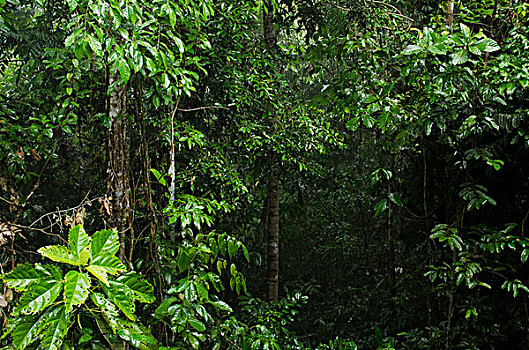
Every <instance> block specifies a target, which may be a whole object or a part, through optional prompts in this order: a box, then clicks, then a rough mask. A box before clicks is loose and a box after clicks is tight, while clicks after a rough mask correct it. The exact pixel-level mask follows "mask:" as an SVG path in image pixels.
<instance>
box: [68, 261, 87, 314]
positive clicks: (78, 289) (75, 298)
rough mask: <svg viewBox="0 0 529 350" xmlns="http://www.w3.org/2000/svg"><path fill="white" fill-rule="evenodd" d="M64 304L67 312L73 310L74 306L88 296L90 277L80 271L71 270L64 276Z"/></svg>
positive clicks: (81, 302)
mask: <svg viewBox="0 0 529 350" xmlns="http://www.w3.org/2000/svg"><path fill="white" fill-rule="evenodd" d="M64 281H65V284H64V304H65V306H66V312H70V311H72V306H74V305H81V304H83V303H84V302H85V300H86V298H88V289H89V288H90V277H88V275H87V274H85V273H81V272H78V271H70V272H68V273H67V274H66V277H65V278H64Z"/></svg>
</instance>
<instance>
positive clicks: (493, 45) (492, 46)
mask: <svg viewBox="0 0 529 350" xmlns="http://www.w3.org/2000/svg"><path fill="white" fill-rule="evenodd" d="M484 41H485V44H486V47H485V49H484V50H483V51H485V52H494V51H498V50H499V49H500V45H498V43H497V42H495V41H494V40H492V39H489V38H487V39H485V40H484Z"/></svg>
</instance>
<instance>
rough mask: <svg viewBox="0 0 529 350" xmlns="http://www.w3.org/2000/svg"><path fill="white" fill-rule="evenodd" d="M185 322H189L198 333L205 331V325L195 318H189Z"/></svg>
mask: <svg viewBox="0 0 529 350" xmlns="http://www.w3.org/2000/svg"><path fill="white" fill-rule="evenodd" d="M187 322H189V325H190V326H191V327H193V328H194V329H196V330H197V331H199V332H204V331H205V330H206V325H205V324H204V323H203V322H201V321H199V320H197V319H196V318H193V317H190V318H188V319H187Z"/></svg>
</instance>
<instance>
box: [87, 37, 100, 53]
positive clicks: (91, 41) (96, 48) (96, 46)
mask: <svg viewBox="0 0 529 350" xmlns="http://www.w3.org/2000/svg"><path fill="white" fill-rule="evenodd" d="M87 39H88V45H90V48H91V49H92V51H93V52H94V55H96V56H101V55H102V54H103V49H102V48H101V43H100V42H99V40H97V39H96V38H95V37H94V36H92V35H90V34H87Z"/></svg>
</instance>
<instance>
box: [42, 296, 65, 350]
mask: <svg viewBox="0 0 529 350" xmlns="http://www.w3.org/2000/svg"><path fill="white" fill-rule="evenodd" d="M69 322H70V314H69V313H67V312H65V307H64V305H57V306H55V307H54V308H52V309H50V312H49V313H48V316H47V317H46V321H45V322H43V324H42V326H41V327H40V329H39V333H40V338H41V339H42V342H41V344H40V345H41V346H40V347H41V348H43V349H46V350H59V349H61V346H62V343H63V339H64V337H65V336H66V333H67V332H68V323H69Z"/></svg>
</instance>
